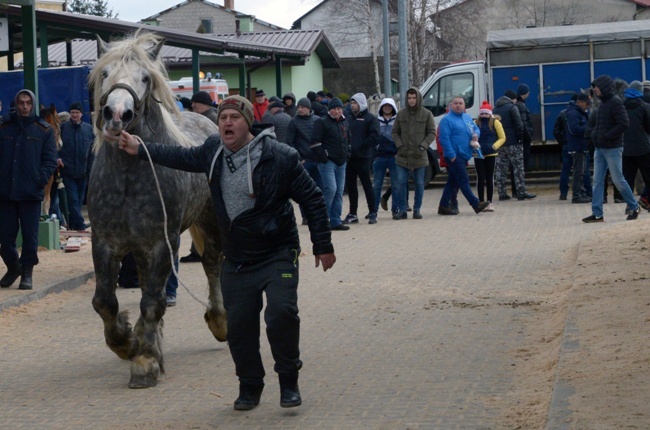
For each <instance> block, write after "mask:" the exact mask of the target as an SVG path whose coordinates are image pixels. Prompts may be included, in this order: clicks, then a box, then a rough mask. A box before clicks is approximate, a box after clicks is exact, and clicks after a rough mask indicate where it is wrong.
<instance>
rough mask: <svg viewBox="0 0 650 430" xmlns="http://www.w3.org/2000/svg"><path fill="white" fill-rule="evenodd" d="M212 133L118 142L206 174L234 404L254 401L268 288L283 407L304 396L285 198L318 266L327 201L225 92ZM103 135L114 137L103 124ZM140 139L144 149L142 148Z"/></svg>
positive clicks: (246, 107)
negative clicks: (186, 139)
mask: <svg viewBox="0 0 650 430" xmlns="http://www.w3.org/2000/svg"><path fill="white" fill-rule="evenodd" d="M218 117H219V130H220V136H219V135H213V136H211V137H210V138H208V139H207V140H206V141H205V143H204V144H203V145H201V146H196V147H192V148H184V147H180V146H164V145H157V144H153V143H146V144H144V145H141V143H140V142H141V141H140V140H139V139H138V138H136V137H134V136H132V135H131V134H129V133H127V132H126V131H122V132H121V134H120V136H119V145H120V148H122V149H123V150H124V151H126V152H127V153H129V154H132V155H138V156H139V157H140V158H143V159H146V158H147V154H146V152H148V153H149V154H150V155H151V158H152V160H153V161H154V162H155V163H158V164H161V165H164V166H167V167H171V168H174V169H179V170H185V171H193V172H198V171H203V172H205V173H206V175H207V176H208V180H209V184H210V190H211V193H212V198H213V201H214V205H215V208H216V216H217V221H218V223H219V226H220V228H219V230H220V232H221V235H222V240H223V252H224V256H225V261H224V263H223V267H222V272H221V288H222V292H223V299H224V306H225V308H226V312H227V315H228V316H227V321H228V346H229V348H230V352H231V354H232V357H233V360H234V362H235V367H236V373H237V376H238V377H239V383H240V386H239V387H240V388H239V397H238V398H237V400H235V404H234V408H235V409H236V410H250V409H253V408H254V407H256V406H257V405H258V404H259V402H260V397H261V395H262V390H263V388H264V376H265V372H264V367H263V364H262V358H261V356H260V344H259V336H260V332H259V327H260V321H259V315H260V311H261V310H262V293H266V299H267V306H266V311H265V315H264V317H265V321H266V332H267V337H268V339H269V343H270V345H271V352H272V354H273V358H274V359H275V371H276V372H277V373H278V375H279V381H280V393H281V395H280V406H282V407H285V408H286V407H295V406H299V405H301V404H302V398H301V396H300V391H299V389H298V371H299V370H300V368H301V367H302V361H301V360H300V356H299V355H300V352H299V348H298V339H299V329H300V318H299V316H298V294H297V291H298V257H299V256H300V243H299V235H298V228H297V226H296V219H295V216H294V213H293V206H292V204H291V202H290V199H293V200H295V201H296V202H297V203H299V204H300V205H301V206H302V207H303V208H304V210H305V215H306V218H307V220H308V222H309V230H310V233H311V241H312V243H313V253H314V257H315V264H316V267H318V266H319V265H322V267H323V270H324V271H326V270H328V269H330V268H331V267H332V266H333V265H334V263H335V262H336V257H335V255H334V247H333V245H332V242H331V231H330V225H329V218H328V215H327V208H326V206H325V200H324V198H323V194H322V192H321V191H320V189H319V188H318V187H317V186H316V184H315V183H314V181H313V180H312V179H311V177H310V176H309V174H308V173H307V172H306V171H305V170H304V169H303V168H302V165H301V164H300V156H299V155H298V153H297V152H296V151H295V150H293V149H292V148H290V147H288V146H286V145H283V144H280V143H278V142H277V140H276V139H275V135H274V134H273V131H272V129H269V128H257V127H255V128H254V127H253V106H252V105H251V103H250V102H249V101H248V100H246V99H245V98H243V97H240V96H231V97H228V98H227V99H225V100H224V101H222V102H221V104H220V105H219V113H218ZM104 138H105V139H109V140H111V139H112V140H115V139H116V137H115V136H113V135H111V134H110V133H105V135H104ZM144 146H146V149H147V151H145V148H144Z"/></svg>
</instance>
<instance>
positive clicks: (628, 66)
mask: <svg viewBox="0 0 650 430" xmlns="http://www.w3.org/2000/svg"><path fill="white" fill-rule="evenodd" d="M486 43H487V51H486V60H485V61H471V62H462V63H457V64H451V65H448V66H445V67H443V68H441V69H438V70H437V71H436V72H434V73H433V74H432V75H431V76H430V77H429V78H428V79H427V80H426V82H425V83H424V84H423V85H422V86H421V91H422V95H423V97H424V106H425V107H427V108H428V109H430V110H431V111H432V112H433V114H434V116H435V117H436V123H437V124H438V123H439V122H440V119H442V116H444V114H445V109H446V107H447V105H448V104H449V102H450V101H451V98H452V97H453V96H455V95H461V96H463V98H464V99H465V103H466V105H467V112H468V113H469V114H470V115H471V116H472V117H474V118H476V117H478V109H479V106H480V105H481V102H482V101H483V100H488V101H490V102H491V103H492V104H494V101H495V100H496V99H498V98H499V97H501V96H502V95H503V93H504V92H505V91H506V90H507V89H511V90H515V91H516V90H517V87H518V86H519V84H521V83H525V84H527V85H528V86H529V87H530V96H529V97H528V99H527V100H526V105H527V106H528V109H529V110H530V112H531V114H532V121H533V128H534V133H533V148H532V154H531V159H530V162H529V167H530V168H531V170H557V169H559V166H560V164H561V161H560V159H561V156H560V148H559V146H558V145H557V142H556V140H555V137H554V136H553V124H554V122H555V119H556V118H557V116H558V114H559V113H560V111H561V110H562V109H564V108H565V107H566V106H567V103H568V102H569V100H570V99H571V96H573V95H574V94H578V93H580V92H581V91H583V90H588V89H589V88H590V85H591V82H592V81H593V80H594V78H596V77H597V76H599V75H603V74H606V75H610V76H611V77H612V78H620V79H623V80H625V81H626V82H628V83H629V82H631V81H633V80H638V81H644V80H646V79H648V73H649V72H648V67H649V66H650V62H649V61H650V60H649V59H648V55H647V51H646V50H647V49H648V47H650V20H640V21H624V22H605V23H597V24H584V25H571V26H559V27H539V28H525V29H513V30H499V31H490V32H488V34H487V41H486Z"/></svg>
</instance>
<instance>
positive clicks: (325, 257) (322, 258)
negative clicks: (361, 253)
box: [314, 252, 336, 272]
mask: <svg viewBox="0 0 650 430" xmlns="http://www.w3.org/2000/svg"><path fill="white" fill-rule="evenodd" d="M314 258H315V259H316V267H318V266H319V264H322V265H323V272H327V269H330V268H331V267H332V266H334V263H336V255H334V253H333V252H332V253H330V254H320V255H314Z"/></svg>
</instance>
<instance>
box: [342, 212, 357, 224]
mask: <svg viewBox="0 0 650 430" xmlns="http://www.w3.org/2000/svg"><path fill="white" fill-rule="evenodd" d="M358 222H359V218H357V216H356V215H355V214H348V215H347V216H346V217H345V219H344V220H343V224H357V223H358Z"/></svg>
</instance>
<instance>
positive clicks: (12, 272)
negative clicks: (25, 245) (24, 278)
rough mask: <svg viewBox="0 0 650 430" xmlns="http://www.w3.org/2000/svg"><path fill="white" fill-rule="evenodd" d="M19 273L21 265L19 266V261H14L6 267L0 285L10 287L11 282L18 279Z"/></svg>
mask: <svg viewBox="0 0 650 430" xmlns="http://www.w3.org/2000/svg"><path fill="white" fill-rule="evenodd" d="M21 273H22V267H20V263H19V262H18V261H16V262H15V263H14V264H12V265H11V266H9V267H7V273H5V274H4V276H3V277H2V279H0V287H1V288H9V287H11V286H12V285H13V283H14V282H16V279H18V277H19V276H20V274H21Z"/></svg>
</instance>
